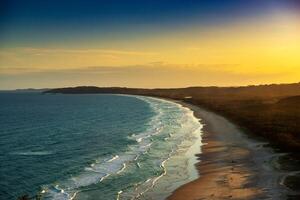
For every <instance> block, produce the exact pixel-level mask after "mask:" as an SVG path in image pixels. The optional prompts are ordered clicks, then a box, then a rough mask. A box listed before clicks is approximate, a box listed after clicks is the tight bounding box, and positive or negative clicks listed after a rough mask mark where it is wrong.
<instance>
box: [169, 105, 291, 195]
mask: <svg viewBox="0 0 300 200" xmlns="http://www.w3.org/2000/svg"><path fill="white" fill-rule="evenodd" d="M166 100H169V101H173V102H176V103H179V104H181V105H182V106H184V107H187V108H189V109H191V110H192V111H193V112H194V116H195V117H196V118H198V119H199V120H201V123H202V124H203V125H204V127H203V129H202V143H203V145H202V147H201V152H202V153H200V154H197V155H196V156H197V159H198V163H197V164H196V168H197V170H198V174H199V178H198V179H196V180H194V181H192V182H189V183H187V184H184V185H182V186H180V187H179V188H177V189H176V190H175V191H173V193H172V194H171V195H170V196H169V197H168V198H167V199H168V200H192V199H193V200H194V199H216V200H217V199H220V200H221V199H268V198H269V199H270V198H271V199H275V200H276V199H278V200H280V199H284V198H285V197H286V196H287V193H288V191H287V189H286V187H285V186H283V185H282V184H280V183H281V182H282V180H283V179H284V178H285V177H286V176H287V174H286V173H283V172H282V171H279V170H277V169H276V168H275V166H274V164H273V162H276V160H277V159H278V157H279V156H280V155H279V154H278V153H275V152H274V151H273V150H272V149H271V148H270V147H265V144H266V143H263V142H259V141H256V140H254V139H251V138H249V137H248V135H247V134H245V133H244V132H243V131H242V130H241V129H240V128H238V127H237V126H236V125H234V124H233V123H231V122H230V121H229V120H227V119H226V118H224V117H222V116H220V115H218V114H216V113H213V112H211V111H207V110H205V109H203V108H200V107H199V106H196V105H192V104H189V103H186V102H183V101H177V100H173V99H166ZM199 152H200V147H199Z"/></svg>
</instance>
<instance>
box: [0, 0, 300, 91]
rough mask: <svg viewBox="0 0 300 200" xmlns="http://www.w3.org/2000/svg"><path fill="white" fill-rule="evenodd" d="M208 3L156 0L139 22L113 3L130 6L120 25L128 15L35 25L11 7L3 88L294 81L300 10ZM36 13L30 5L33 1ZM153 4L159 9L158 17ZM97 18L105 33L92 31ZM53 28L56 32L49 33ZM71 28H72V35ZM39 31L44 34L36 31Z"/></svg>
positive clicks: (0, 49) (2, 50)
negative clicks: (15, 14) (55, 25)
mask: <svg viewBox="0 0 300 200" xmlns="http://www.w3.org/2000/svg"><path fill="white" fill-rule="evenodd" d="M101 2H102V1H101ZM113 2H114V1H113ZM116 2H118V1H116ZM116 2H114V3H116ZM145 2H147V3H146V4H147V5H148V4H149V1H145ZM204 2H205V1H204ZM212 2H214V3H208V1H207V2H206V3H202V4H201V3H199V2H198V3H195V4H196V5H195V7H197V6H198V7H199V10H201V9H204V11H203V13H202V15H201V14H199V13H200V12H199V10H197V9H194V8H193V7H190V6H191V5H194V4H191V5H186V6H183V8H182V9H181V8H180V6H181V5H182V3H178V2H177V4H178V5H177V4H175V5H169V4H167V3H166V2H165V4H163V3H162V4H163V5H160V4H159V5H157V3H154V4H155V5H154V6H153V8H149V10H146V11H145V13H142V12H141V13H140V12H137V13H135V15H134V14H132V12H133V13H134V11H135V10H134V11H133V9H132V8H128V6H124V5H119V7H118V8H119V9H121V10H122V12H125V11H126V10H125V11H123V9H128V13H130V14H128V13H127V12H125V14H123V15H124V16H125V19H124V20H123V19H122V17H124V16H118V15H117V14H115V13H112V14H111V13H110V12H109V11H107V12H106V13H105V14H103V16H102V15H101V16H98V14H97V15H96V14H94V15H92V16H90V17H92V19H94V21H92V22H90V21H89V20H90V18H88V19H85V16H81V15H83V14H87V15H88V13H85V12H87V11H85V12H83V14H80V15H79V16H77V15H74V13H73V15H74V16H67V15H66V16H60V15H59V14H57V15H58V16H59V17H62V18H64V19H66V20H65V22H60V21H56V19H55V18H53V16H52V15H50V17H49V16H48V15H47V16H46V17H45V16H44V15H43V14H41V13H40V15H41V16H42V17H41V19H39V20H36V19H35V18H33V17H36V16H26V17H27V18H29V17H31V18H30V20H29V19H27V21H26V20H25V19H23V18H24V14H22V13H21V14H19V16H18V17H14V16H13V14H14V12H13V10H14V7H13V6H14V4H13V3H12V4H11V5H10V7H11V13H9V10H8V11H7V13H8V14H7V16H6V18H3V19H6V20H5V21H4V20H3V19H2V21H0V22H1V24H4V25H2V29H3V28H4V29H3V30H4V32H3V33H2V34H0V41H1V42H2V45H0V89H16V88H29V87H35V88H43V87H64V86H75V85H97V86H127V87H147V88H154V87H186V86H200V85H202V86H207V85H218V86H237V85H252V84H268V83H292V82H299V81H300V57H299V55H298V54H299V53H298V52H300V14H298V13H299V12H298V11H299V8H298V4H293V3H294V1H286V3H283V2H282V1H275V0H274V1H267V2H269V3H268V4H259V3H258V2H256V3H258V5H257V6H254V5H252V4H251V5H252V6H253V8H252V7H250V8H252V9H250V11H249V12H248V13H245V14H243V11H244V10H247V6H249V5H247V6H246V7H244V6H243V4H242V3H241V2H240V1H229V3H228V5H227V4H226V3H224V2H223V3H220V2H219V1H212ZM278 2H281V3H278ZM48 3H49V2H48ZM150 4H151V2H150ZM51 5H52V4H51ZM103 5H104V7H105V6H109V5H110V4H109V3H108V2H107V1H103V2H102V4H101V5H98V6H103ZM151 5H152V4H151ZM32 6H33V7H34V8H35V6H36V2H34V1H33V5H32ZM40 6H41V5H40ZM113 6H114V5H113ZM142 6H143V4H142V3H141V5H137V8H135V9H140V7H142ZM155 6H161V7H162V8H164V9H165V10H163V11H164V12H162V13H160V12H159V11H157V10H156V8H157V7H155ZM65 7H68V5H67V6H65ZM203 7H204V8H203ZM192 8H193V9H192ZM27 9H28V10H30V9H33V8H27ZM55 9H58V8H55ZM55 9H54V11H55ZM76 9H79V8H76ZM16 10H17V11H18V9H16ZM25 10H26V7H25ZM256 10H258V11H257V12H256ZM217 11H218V12H220V14H219V13H217ZM237 11H238V12H237ZM148 12H149V13H148ZM231 12H233V13H231ZM48 14H49V13H48ZM45 15H46V14H45ZM119 15H122V14H119ZM144 15H146V17H145V16H144ZM147 15H149V16H150V17H149V16H147ZM165 15H166V16H165ZM177 15H178V16H177ZM211 15H212V16H211ZM215 15H216V16H215ZM4 16H5V15H4ZM107 16H109V17H107ZM9 17H11V18H12V19H11V22H9V20H8V19H9ZM26 17H25V18H26ZM77 17H78V20H80V21H82V22H87V23H86V24H84V25H82V26H81V25H80V24H79V25H78V24H75V25H74V24H73V23H74V22H73V18H77ZM118 17H120V18H121V19H120V22H119V18H118ZM126 17H127V18H126ZM138 17H144V18H145V19H144V18H143V19H141V20H139V18H138ZM151 17H153V19H152V18H151ZM159 17H161V19H162V20H161V24H160V21H159V19H157V18H159ZM176 17H180V18H179V19H178V20H176ZM15 18H16V19H15ZM19 18H20V19H22V20H20V19H19ZM69 18H70V19H69ZM106 18H108V19H106ZM18 20H19V21H18ZM35 20H36V21H35ZM70 20H71V21H70ZM97 20H99V21H101V23H100V22H99V23H100V25H101V26H96V25H95V24H94V23H98V21H97ZM157 20H158V21H157ZM14 21H15V24H14ZM102 21H104V22H102ZM4 22H5V23H4ZM21 22H22V23H21ZM29 22H30V23H29ZM46 22H47V23H46ZM89 22H90V24H89ZM40 23H45V24H44V25H41V24H40ZM56 23H57V24H58V25H57V26H59V29H56V28H53V27H52V26H53V24H56ZM26 24H27V25H28V27H27V29H26V28H24V25H26ZM64 26H66V28H64ZM72 26H74V27H73V28H76V29H74V31H73V32H72V31H70V29H72ZM39 27H44V28H45V29H43V30H40V31H39V30H38V28H39ZM101 27H103V29H104V31H102V29H101ZM5 28H6V29H5ZM78 28H79V29H78ZM80 28H82V30H81V29H80ZM13 31H15V32H14V33H12V32H13ZM25 36H27V37H25ZM35 36H36V37H35Z"/></svg>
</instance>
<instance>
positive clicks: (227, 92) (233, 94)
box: [45, 83, 300, 152]
mask: <svg viewBox="0 0 300 200" xmlns="http://www.w3.org/2000/svg"><path fill="white" fill-rule="evenodd" d="M45 93H63V94H91V93H94V94H95V93H112V94H134V95H146V96H156V97H164V98H172V99H177V100H183V101H186V102H189V103H192V104H195V105H199V106H202V107H205V108H206V109H209V110H212V111H214V112H218V113H219V114H222V115H223V116H225V117H227V118H228V119H230V120H232V121H233V122H235V123H236V124H238V125H239V126H241V127H243V128H245V129H246V130H247V132H249V133H250V134H254V135H257V136H262V137H264V138H266V139H267V140H268V141H270V142H272V144H275V145H277V146H278V147H280V148H281V149H285V150H289V151H294V152H296V151H299V150H300V133H299V132H300V83H295V84H272V85H259V86H245V87H189V88H178V89H139V88H121V87H112V88H100V87H94V86H83V87H70V88H58V89H52V90H48V91H46V92H45Z"/></svg>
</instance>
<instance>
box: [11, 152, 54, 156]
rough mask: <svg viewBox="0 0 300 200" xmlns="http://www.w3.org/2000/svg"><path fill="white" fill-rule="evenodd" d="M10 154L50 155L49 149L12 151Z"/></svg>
mask: <svg viewBox="0 0 300 200" xmlns="http://www.w3.org/2000/svg"><path fill="white" fill-rule="evenodd" d="M10 154H11V155H20V156H45V155H51V154H53V152H51V151H21V152H12V153H10Z"/></svg>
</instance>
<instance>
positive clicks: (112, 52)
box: [15, 47, 157, 56]
mask: <svg viewBox="0 0 300 200" xmlns="http://www.w3.org/2000/svg"><path fill="white" fill-rule="evenodd" d="M15 50H16V51H17V52H26V53H32V54H56V53H62V54H91V53H95V54H105V55H129V56H147V55H155V54H157V53H156V52H146V51H130V50H116V49H65V48H62V49H59V48H32V47H25V48H15Z"/></svg>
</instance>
